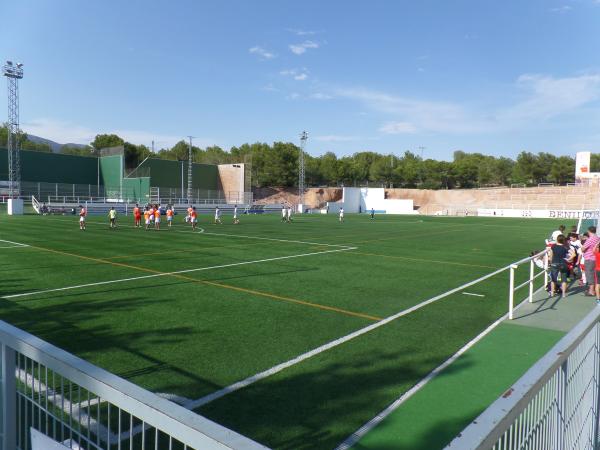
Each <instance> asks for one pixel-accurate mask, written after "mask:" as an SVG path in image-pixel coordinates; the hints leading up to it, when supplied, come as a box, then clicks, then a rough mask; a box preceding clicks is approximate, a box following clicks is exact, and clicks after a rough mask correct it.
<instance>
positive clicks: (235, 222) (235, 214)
mask: <svg viewBox="0 0 600 450" xmlns="http://www.w3.org/2000/svg"><path fill="white" fill-rule="evenodd" d="M233 223H234V224H236V225H237V224H238V223H240V219H238V214H237V205H235V206H234V207H233Z"/></svg>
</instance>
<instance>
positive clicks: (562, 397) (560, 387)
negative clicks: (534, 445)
mask: <svg viewBox="0 0 600 450" xmlns="http://www.w3.org/2000/svg"><path fill="white" fill-rule="evenodd" d="M568 360H569V359H568V358H567V359H565V362H563V363H562V365H561V366H560V369H558V373H559V379H558V382H557V383H556V447H555V448H565V435H566V431H567V430H566V428H567V420H566V405H567V391H568V387H569V386H568V372H567V362H568Z"/></svg>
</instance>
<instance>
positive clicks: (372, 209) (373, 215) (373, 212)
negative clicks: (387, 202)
mask: <svg viewBox="0 0 600 450" xmlns="http://www.w3.org/2000/svg"><path fill="white" fill-rule="evenodd" d="M374 218H375V208H371V220H373V219H374Z"/></svg>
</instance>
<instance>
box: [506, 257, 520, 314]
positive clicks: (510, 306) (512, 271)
mask: <svg viewBox="0 0 600 450" xmlns="http://www.w3.org/2000/svg"><path fill="white" fill-rule="evenodd" d="M517 267H518V266H515V265H514V264H512V265H511V266H510V271H509V272H510V275H509V277H510V278H509V281H510V286H509V288H508V289H509V291H508V319H509V320H513V308H514V305H515V269H516V268H517Z"/></svg>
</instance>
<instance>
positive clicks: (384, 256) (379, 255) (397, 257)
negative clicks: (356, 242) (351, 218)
mask: <svg viewBox="0 0 600 450" xmlns="http://www.w3.org/2000/svg"><path fill="white" fill-rule="evenodd" d="M349 252H352V253H355V254H357V255H365V256H377V257H380V258H393V259H405V260H407V261H420V262H432V263H440V264H449V265H452V266H467V267H482V268H484V269H497V267H494V266H484V265H480V264H467V263H459V262H453V261H438V260H435V259H423V258H409V257H406V256H393V255H382V254H379V253H366V252H357V251H355V250H350V251H349Z"/></svg>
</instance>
